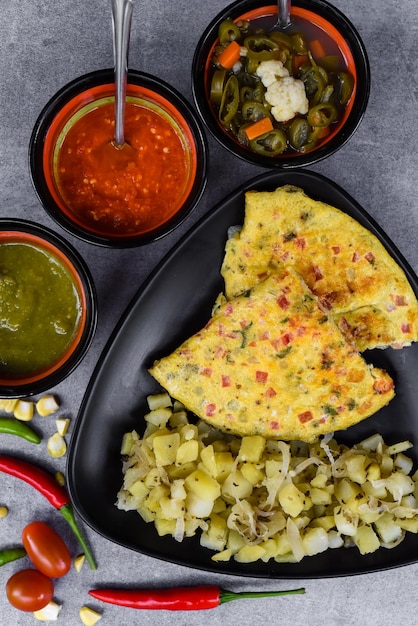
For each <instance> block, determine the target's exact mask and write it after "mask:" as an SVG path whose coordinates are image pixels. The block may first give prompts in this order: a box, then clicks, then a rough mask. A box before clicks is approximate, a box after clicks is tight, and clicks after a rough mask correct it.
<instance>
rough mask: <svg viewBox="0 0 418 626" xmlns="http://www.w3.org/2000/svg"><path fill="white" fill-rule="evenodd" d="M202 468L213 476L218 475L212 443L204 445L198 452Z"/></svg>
mask: <svg viewBox="0 0 418 626" xmlns="http://www.w3.org/2000/svg"><path fill="white" fill-rule="evenodd" d="M200 458H201V459H202V462H203V465H204V469H205V471H206V472H207V473H208V474H209V476H212V477H213V478H216V477H217V476H218V473H219V472H218V464H217V463H216V457H215V451H214V449H213V446H212V445H209V446H205V447H204V448H203V449H202V450H201V452H200Z"/></svg>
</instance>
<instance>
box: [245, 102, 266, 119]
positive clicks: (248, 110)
mask: <svg viewBox="0 0 418 626" xmlns="http://www.w3.org/2000/svg"><path fill="white" fill-rule="evenodd" d="M241 111H242V117H243V118H244V120H245V121H246V122H258V120H261V119H262V118H263V117H270V118H271V115H270V112H269V111H268V109H267V108H266V107H265V106H264V105H263V104H261V102H255V101H254V100H249V101H248V102H244V103H243V105H242V107H241Z"/></svg>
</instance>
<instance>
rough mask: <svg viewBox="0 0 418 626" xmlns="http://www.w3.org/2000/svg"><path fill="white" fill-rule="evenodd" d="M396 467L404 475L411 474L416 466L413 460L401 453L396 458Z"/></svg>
mask: <svg viewBox="0 0 418 626" xmlns="http://www.w3.org/2000/svg"><path fill="white" fill-rule="evenodd" d="M394 465H395V467H396V468H397V469H399V470H400V471H401V472H403V473H404V474H410V473H411V471H412V468H413V465H414V464H413V461H412V459H411V458H409V457H408V456H406V455H405V454H402V452H400V453H399V454H397V455H396V456H395V459H394Z"/></svg>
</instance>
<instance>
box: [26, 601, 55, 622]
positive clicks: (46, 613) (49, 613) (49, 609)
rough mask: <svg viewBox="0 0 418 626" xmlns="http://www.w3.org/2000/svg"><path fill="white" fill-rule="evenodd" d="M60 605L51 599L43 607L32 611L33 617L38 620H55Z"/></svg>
mask: <svg viewBox="0 0 418 626" xmlns="http://www.w3.org/2000/svg"><path fill="white" fill-rule="evenodd" d="M61 608H62V605H61V604H57V603H56V602H54V601H53V600H51V602H49V603H48V604H47V605H46V606H44V608H43V609H39V611H34V612H33V617H34V618H35V619H37V620H39V621H40V622H55V621H56V620H57V619H58V615H59V613H60V611H61Z"/></svg>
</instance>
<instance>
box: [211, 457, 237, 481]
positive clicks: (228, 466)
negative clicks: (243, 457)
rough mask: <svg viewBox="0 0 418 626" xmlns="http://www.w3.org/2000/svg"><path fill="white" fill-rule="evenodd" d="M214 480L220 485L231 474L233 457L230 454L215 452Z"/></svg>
mask: <svg viewBox="0 0 418 626" xmlns="http://www.w3.org/2000/svg"><path fill="white" fill-rule="evenodd" d="M215 461H216V471H217V474H216V478H217V480H218V481H219V482H220V483H222V482H223V481H224V480H225V478H226V477H227V476H229V474H230V473H231V472H232V468H233V467H234V457H233V456H232V454H231V453H230V452H215Z"/></svg>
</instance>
